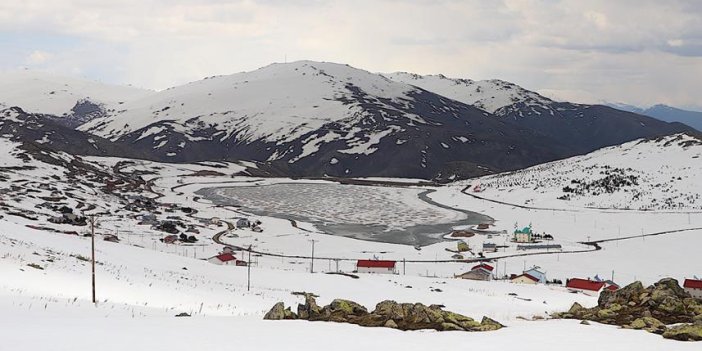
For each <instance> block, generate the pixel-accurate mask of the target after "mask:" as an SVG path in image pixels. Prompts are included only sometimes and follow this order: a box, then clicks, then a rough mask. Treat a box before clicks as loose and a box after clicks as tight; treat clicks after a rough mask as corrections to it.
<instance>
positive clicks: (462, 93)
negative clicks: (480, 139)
mask: <svg viewBox="0 0 702 351" xmlns="http://www.w3.org/2000/svg"><path fill="white" fill-rule="evenodd" d="M383 75H384V76H385V77H388V78H390V79H392V80H394V81H397V82H402V83H406V84H411V85H415V86H418V87H420V88H422V89H425V90H428V91H431V92H434V93H437V94H439V95H443V96H445V97H448V98H451V99H454V100H457V101H460V102H463V103H466V104H469V105H473V106H475V107H478V108H480V109H483V110H485V111H488V112H490V113H498V110H500V109H501V108H503V107H507V106H510V105H513V104H516V103H524V104H526V105H527V106H532V105H533V106H544V105H548V104H550V103H552V102H553V101H552V100H550V99H548V98H546V97H543V96H541V95H539V94H538V93H536V92H533V91H529V90H526V89H524V88H522V87H520V86H518V85H516V84H513V83H510V82H505V81H503V80H499V79H490V80H480V81H475V80H471V79H460V78H448V77H446V76H444V75H442V74H437V75H433V74H432V75H419V74H414V73H407V72H395V73H388V74H383Z"/></svg>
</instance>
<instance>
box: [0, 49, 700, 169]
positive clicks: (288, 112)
mask: <svg viewBox="0 0 702 351" xmlns="http://www.w3.org/2000/svg"><path fill="white" fill-rule="evenodd" d="M8 77H10V78H8V79H7V80H6V81H5V82H3V85H0V101H5V102H4V103H3V104H4V105H6V106H19V110H18V111H21V112H22V113H24V114H25V115H29V116H32V117H31V118H30V119H31V120H37V121H39V122H38V123H34V125H33V126H29V127H28V128H29V129H26V128H25V129H22V130H24V131H25V133H24V134H25V135H28V136H27V137H26V138H25V139H22V140H23V141H32V142H34V141H37V140H42V139H43V138H44V136H45V135H54V138H53V140H57V139H60V138H59V134H69V135H71V137H63V140H70V139H73V138H76V140H78V141H88V140H90V139H91V138H90V135H92V136H94V138H92V140H100V144H101V145H102V146H101V147H99V148H96V147H93V146H91V145H92V144H94V143H91V142H87V143H86V142H76V143H74V144H71V143H66V142H62V143H55V142H54V143H52V146H53V147H54V149H55V150H60V151H67V152H71V153H77V154H90V155H113V156H120V157H139V158H146V159H151V160H158V161H168V162H194V161H209V160H216V161H217V160H229V161H235V160H251V161H256V162H259V163H262V164H261V169H262V170H265V171H267V172H269V173H270V174H278V175H281V176H313V177H317V176H340V177H348V176H392V177H412V178H435V179H441V180H451V179H460V178H466V177H473V176H479V175H484V174H486V173H492V172H499V171H506V170H514V169H520V168H524V167H529V166H533V165H536V164H539V163H543V162H548V161H552V160H556V159H560V158H565V157H570V156H573V155H577V154H582V153H587V152H590V151H593V150H595V149H597V148H601V147H603V146H609V145H616V144H620V143H622V142H626V141H630V140H634V139H636V138H640V137H651V136H659V135H665V134H671V133H676V132H684V131H689V130H690V128H688V127H686V126H683V125H677V124H669V123H666V122H661V121H658V120H655V119H653V118H649V117H645V116H641V115H637V114H633V113H628V112H623V111H619V110H616V109H612V108H609V107H605V106H598V105H580V104H572V103H567V102H556V101H552V100H550V99H548V98H545V97H543V96H541V95H539V94H537V93H535V92H532V91H529V90H526V89H523V88H521V87H519V86H517V85H514V84H511V83H508V82H503V81H499V80H490V81H480V82H474V81H470V80H466V79H450V78H446V77H444V76H440V75H439V76H419V75H413V74H406V73H395V74H390V75H381V74H374V73H370V72H367V71H364V70H361V69H357V68H353V67H350V66H348V65H342V64H335V63H326V62H313V61H299V62H293V63H286V64H272V65H269V66H266V67H263V68H261V69H258V70H255V71H251V72H242V73H238V74H233V75H226V76H216V77H209V78H206V79H203V80H200V81H196V82H192V83H189V84H185V85H182V86H177V87H173V88H170V89H167V90H164V91H160V92H151V91H143V90H138V89H132V88H126V87H113V86H107V85H101V84H99V83H93V82H84V81H78V80H71V79H63V78H58V77H52V76H48V75H46V74H39V73H36V72H20V73H17V74H16V76H14V78H13V77H12V76H11V75H8ZM12 86H17V87H18V88H17V89H16V90H13V89H12ZM6 109H7V108H6ZM24 111H26V113H25V112H24ZM15 122H17V120H14V121H13V123H15ZM25 122H26V121H25ZM23 123H24V122H23ZM20 124H21V123H20ZM20 124H17V123H15V124H14V125H15V126H20ZM25 124H26V123H25ZM37 126H42V128H43V129H42V130H44V132H42V133H43V134H41V133H37V132H29V131H32V130H36V129H37V128H38V127H37ZM52 126H61V127H64V128H55V129H56V130H54V131H53V132H51V133H49V132H50V131H49V129H51V128H49V127H52ZM64 132H65V133H64ZM52 133H53V134H52ZM110 143H111V144H112V145H111V146H110V145H109V144H110ZM83 146H86V147H83ZM97 149H100V150H110V151H100V152H96V150H97Z"/></svg>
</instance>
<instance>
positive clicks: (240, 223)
mask: <svg viewBox="0 0 702 351" xmlns="http://www.w3.org/2000/svg"><path fill="white" fill-rule="evenodd" d="M236 227H237V228H249V227H251V221H249V219H248V218H239V219H237V220H236Z"/></svg>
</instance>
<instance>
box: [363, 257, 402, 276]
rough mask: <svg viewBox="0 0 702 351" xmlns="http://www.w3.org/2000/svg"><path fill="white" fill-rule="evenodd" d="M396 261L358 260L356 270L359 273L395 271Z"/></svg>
mask: <svg viewBox="0 0 702 351" xmlns="http://www.w3.org/2000/svg"><path fill="white" fill-rule="evenodd" d="M396 263H397V262H396V261H388V260H358V261H357V262H356V271H357V272H359V273H395V264H396Z"/></svg>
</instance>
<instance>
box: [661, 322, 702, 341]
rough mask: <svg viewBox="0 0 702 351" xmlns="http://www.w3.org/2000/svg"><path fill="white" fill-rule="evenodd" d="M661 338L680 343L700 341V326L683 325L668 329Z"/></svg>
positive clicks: (701, 336)
mask: <svg viewBox="0 0 702 351" xmlns="http://www.w3.org/2000/svg"><path fill="white" fill-rule="evenodd" d="M663 337H664V338H667V339H674V340H680V341H702V325H700V324H683V325H678V326H675V327H672V328H668V330H666V331H665V332H664V333H663Z"/></svg>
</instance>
